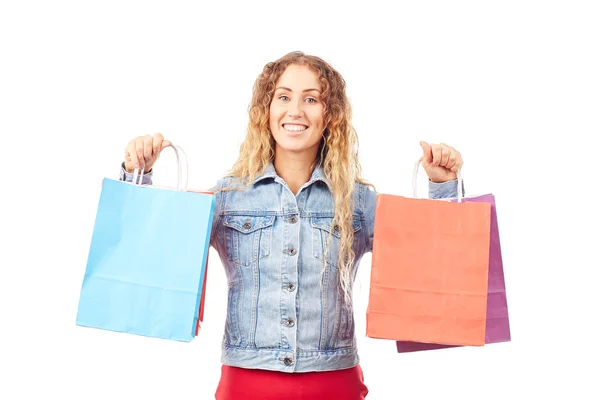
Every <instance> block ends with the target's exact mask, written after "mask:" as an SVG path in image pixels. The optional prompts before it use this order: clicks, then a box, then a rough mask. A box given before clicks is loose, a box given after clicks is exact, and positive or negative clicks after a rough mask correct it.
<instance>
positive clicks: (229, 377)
mask: <svg viewBox="0 0 600 400" xmlns="http://www.w3.org/2000/svg"><path fill="white" fill-rule="evenodd" d="M368 393H369V390H368V389H367V387H366V386H365V384H364V377H363V372H362V369H361V368H360V366H359V365H357V366H355V367H353V368H348V369H341V370H336V371H324V372H301V373H287V372H278V371H266V370H260V369H244V368H237V367H230V366H227V365H223V366H222V367H221V380H220V382H219V386H218V388H217V392H216V396H215V398H216V400H240V399H243V400H281V399H286V400H309V399H310V400H321V399H323V400H364V399H365V397H366V396H367V394H368Z"/></svg>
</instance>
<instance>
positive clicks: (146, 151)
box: [125, 133, 171, 173]
mask: <svg viewBox="0 0 600 400" xmlns="http://www.w3.org/2000/svg"><path fill="white" fill-rule="evenodd" d="M170 145H171V142H170V141H168V140H165V138H164V136H163V135H162V134H160V133H155V134H154V135H146V136H138V137H136V138H135V139H132V140H131V141H130V142H129V143H128V144H127V147H126V148H125V170H126V171H127V172H129V173H133V172H134V170H135V169H136V168H138V169H140V170H142V169H143V170H144V172H145V173H146V172H148V171H150V169H152V166H153V165H154V163H155V162H156V160H158V156H159V155H160V152H161V151H162V150H163V149H164V148H166V147H169V146H170Z"/></svg>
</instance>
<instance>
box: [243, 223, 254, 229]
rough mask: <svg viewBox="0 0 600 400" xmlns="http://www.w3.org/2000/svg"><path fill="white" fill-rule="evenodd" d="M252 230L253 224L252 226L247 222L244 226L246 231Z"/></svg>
mask: <svg viewBox="0 0 600 400" xmlns="http://www.w3.org/2000/svg"><path fill="white" fill-rule="evenodd" d="M250 228H252V224H251V223H250V222H246V223H245V224H244V229H246V230H248V229H250Z"/></svg>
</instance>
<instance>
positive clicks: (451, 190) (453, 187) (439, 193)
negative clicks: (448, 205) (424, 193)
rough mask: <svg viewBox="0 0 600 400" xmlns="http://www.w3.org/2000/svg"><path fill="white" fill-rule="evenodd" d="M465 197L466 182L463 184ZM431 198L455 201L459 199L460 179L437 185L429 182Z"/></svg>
mask: <svg viewBox="0 0 600 400" xmlns="http://www.w3.org/2000/svg"><path fill="white" fill-rule="evenodd" d="M462 191H463V197H464V196H465V182H464V181H463V182H462ZM429 198H431V199H454V198H458V179H454V180H451V181H447V182H441V183H436V182H432V181H429Z"/></svg>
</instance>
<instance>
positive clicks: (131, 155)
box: [125, 140, 140, 172]
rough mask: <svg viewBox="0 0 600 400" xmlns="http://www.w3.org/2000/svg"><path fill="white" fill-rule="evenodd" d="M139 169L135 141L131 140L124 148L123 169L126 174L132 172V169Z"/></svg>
mask: <svg viewBox="0 0 600 400" xmlns="http://www.w3.org/2000/svg"><path fill="white" fill-rule="evenodd" d="M139 167H140V165H139V162H138V158H137V154H136V152H135V140H132V141H131V142H129V143H128V144H127V147H126V148H125V168H126V169H127V170H128V172H133V170H134V169H136V168H139Z"/></svg>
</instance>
